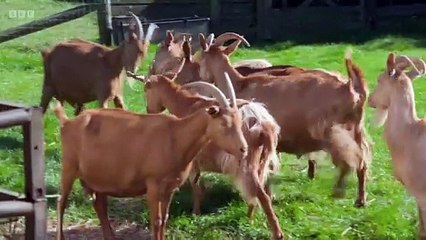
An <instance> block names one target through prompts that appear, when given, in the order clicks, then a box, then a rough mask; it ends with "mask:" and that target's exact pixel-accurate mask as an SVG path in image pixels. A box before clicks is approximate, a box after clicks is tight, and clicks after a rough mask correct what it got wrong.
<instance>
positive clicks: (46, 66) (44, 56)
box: [40, 49, 51, 85]
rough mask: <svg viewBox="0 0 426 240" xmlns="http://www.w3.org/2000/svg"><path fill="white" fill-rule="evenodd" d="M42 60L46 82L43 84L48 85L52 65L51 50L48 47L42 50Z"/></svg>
mask: <svg viewBox="0 0 426 240" xmlns="http://www.w3.org/2000/svg"><path fill="white" fill-rule="evenodd" d="M40 54H41V57H42V60H43V70H44V82H43V84H44V85H46V84H48V83H49V82H50V81H51V74H50V70H49V65H50V57H49V55H50V51H49V50H48V49H42V50H41V51H40Z"/></svg>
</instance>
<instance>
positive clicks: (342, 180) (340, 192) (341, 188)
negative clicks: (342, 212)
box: [333, 162, 350, 198]
mask: <svg viewBox="0 0 426 240" xmlns="http://www.w3.org/2000/svg"><path fill="white" fill-rule="evenodd" d="M349 171H350V167H349V166H348V165H347V164H346V163H344V162H341V165H340V173H339V177H338V179H337V182H336V185H335V187H334V190H333V197H335V198H343V197H344V196H345V191H346V176H347V175H348V174H349Z"/></svg>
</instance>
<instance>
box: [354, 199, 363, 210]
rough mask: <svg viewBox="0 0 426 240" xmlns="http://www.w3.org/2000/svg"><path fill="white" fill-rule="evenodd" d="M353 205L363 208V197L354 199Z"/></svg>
mask: <svg viewBox="0 0 426 240" xmlns="http://www.w3.org/2000/svg"><path fill="white" fill-rule="evenodd" d="M354 206H355V207H356V208H363V207H365V199H358V200H356V201H355V204H354Z"/></svg>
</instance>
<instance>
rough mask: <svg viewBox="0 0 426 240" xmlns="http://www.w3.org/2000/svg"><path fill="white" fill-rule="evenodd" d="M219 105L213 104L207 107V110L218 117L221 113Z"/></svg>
mask: <svg viewBox="0 0 426 240" xmlns="http://www.w3.org/2000/svg"><path fill="white" fill-rule="evenodd" d="M219 111H220V109H219V107H218V106H211V107H209V108H207V109H206V112H207V113H208V114H209V115H210V116H213V117H216V116H217V115H218V114H219Z"/></svg>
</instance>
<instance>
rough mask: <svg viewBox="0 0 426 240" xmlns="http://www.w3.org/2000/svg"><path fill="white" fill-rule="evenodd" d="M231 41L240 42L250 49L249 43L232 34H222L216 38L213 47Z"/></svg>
mask: <svg viewBox="0 0 426 240" xmlns="http://www.w3.org/2000/svg"><path fill="white" fill-rule="evenodd" d="M231 39H238V40H241V41H242V42H243V43H244V44H245V45H246V46H247V47H250V43H249V42H248V41H247V40H246V39H245V38H244V37H243V36H241V35H239V34H237V33H233V32H226V33H222V34H221V35H220V36H218V37H217V38H216V40H215V42H214V45H215V46H222V45H223V44H225V42H226V41H228V40H231Z"/></svg>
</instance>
